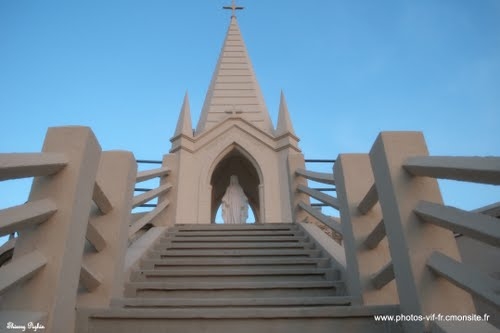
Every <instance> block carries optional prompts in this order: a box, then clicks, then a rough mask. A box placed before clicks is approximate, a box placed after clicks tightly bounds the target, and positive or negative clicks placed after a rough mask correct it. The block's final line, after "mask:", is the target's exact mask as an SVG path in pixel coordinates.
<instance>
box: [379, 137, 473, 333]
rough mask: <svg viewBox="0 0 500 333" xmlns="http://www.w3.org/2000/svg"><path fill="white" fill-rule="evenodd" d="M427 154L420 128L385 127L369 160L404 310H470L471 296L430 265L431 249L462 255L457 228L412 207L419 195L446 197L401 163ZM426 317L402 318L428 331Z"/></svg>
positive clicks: (430, 181) (410, 328)
mask: <svg viewBox="0 0 500 333" xmlns="http://www.w3.org/2000/svg"><path fill="white" fill-rule="evenodd" d="M426 155H428V151H427V147H426V144H425V140H424V137H423V135H422V133H420V132H382V133H381V134H380V135H379V136H378V138H377V140H376V141H375V143H374V145H373V147H372V149H371V151H370V160H371V164H372V168H373V173H374V176H375V183H376V186H377V190H378V196H379V202H380V205H381V207H382V212H383V215H384V223H385V229H386V234H387V238H388V241H389V247H390V252H391V257H392V262H393V265H394V275H395V279H396V283H397V289H398V294H399V299H400V306H401V312H402V313H403V314H405V315H426V314H432V313H442V314H471V313H474V312H475V309H474V305H473V303H472V298H471V296H470V295H469V294H468V293H467V292H465V291H463V290H461V289H459V288H457V287H455V286H453V285H452V284H451V283H449V282H448V281H446V280H445V279H442V278H438V277H437V276H435V275H434V274H433V273H432V272H431V271H430V270H429V269H428V268H427V267H426V261H427V259H428V258H429V255H430V254H431V253H432V252H433V251H435V250H437V249H439V251H440V252H442V253H443V254H446V255H448V256H450V257H451V258H455V259H456V260H459V261H460V256H459V253H458V249H457V244H456V242H455V239H454V236H453V233H452V232H451V231H449V230H445V229H443V228H440V227H437V226H434V225H432V224H427V223H423V222H421V221H420V220H419V219H418V217H417V216H416V215H415V214H414V213H413V209H414V208H415V206H416V205H417V203H418V202H419V201H420V200H426V201H430V202H435V203H442V202H443V200H442V198H441V193H440V191H439V187H438V183H437V181H436V180H435V179H432V178H427V177H412V176H411V175H410V174H409V173H407V172H406V171H405V170H404V169H403V167H402V165H403V163H404V161H405V160H406V159H407V158H408V157H411V156H426ZM425 326H426V323H425V321H419V320H415V321H404V327H405V331H407V332H419V333H421V332H424V331H425Z"/></svg>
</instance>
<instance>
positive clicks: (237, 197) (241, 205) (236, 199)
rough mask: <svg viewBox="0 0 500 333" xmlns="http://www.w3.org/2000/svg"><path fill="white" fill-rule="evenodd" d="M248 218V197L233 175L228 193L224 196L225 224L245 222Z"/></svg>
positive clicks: (223, 213)
mask: <svg viewBox="0 0 500 333" xmlns="http://www.w3.org/2000/svg"><path fill="white" fill-rule="evenodd" d="M247 218H248V198H247V197H246V195H245V193H244V192H243V189H242V188H241V186H240V184H239V183H238V176H235V175H232V176H231V178H230V181H229V186H228V187H227V189H226V193H225V194H224V196H223V197H222V219H223V220H224V223H225V224H244V223H246V221H247Z"/></svg>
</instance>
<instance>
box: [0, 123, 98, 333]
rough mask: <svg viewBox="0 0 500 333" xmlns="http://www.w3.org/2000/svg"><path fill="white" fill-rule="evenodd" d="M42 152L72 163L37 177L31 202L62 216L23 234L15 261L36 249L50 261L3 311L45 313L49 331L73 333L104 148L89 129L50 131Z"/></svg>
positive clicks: (12, 293) (9, 299)
mask: <svg viewBox="0 0 500 333" xmlns="http://www.w3.org/2000/svg"><path fill="white" fill-rule="evenodd" d="M43 152H57V153H64V154H65V156H66V157H67V159H68V161H69V162H68V164H67V166H66V167H65V168H64V169H62V170H61V171H60V172H59V173H57V174H56V175H53V176H46V177H36V178H35V179H34V181H33V185H32V188H31V193H30V197H29V200H30V201H34V200H40V199H44V198H50V199H51V200H52V201H53V202H54V203H55V204H56V206H57V212H56V213H55V214H54V215H53V216H52V217H51V218H50V219H49V220H48V221H46V222H45V223H43V224H41V225H39V226H37V227H35V228H30V229H28V230H22V231H20V232H19V238H18V239H17V241H16V247H15V250H14V257H13V260H16V258H18V257H20V256H22V255H24V254H27V253H29V252H31V251H33V250H34V249H37V250H38V251H39V252H41V253H42V254H43V255H44V256H45V257H46V258H47V259H48V260H49V262H48V264H47V265H46V266H45V267H44V268H43V269H42V270H41V271H40V272H38V273H37V274H36V275H35V276H34V277H33V278H32V279H30V280H29V281H27V282H26V283H25V284H23V285H22V286H20V287H18V288H13V289H12V290H10V291H9V292H7V294H6V295H5V297H4V299H3V300H2V303H3V304H2V308H3V309H9V310H25V311H37V312H45V313H47V321H46V322H45V325H44V326H45V328H46V330H45V332H54V333H56V332H73V330H74V322H75V305H76V293H77V288H78V283H79V279H80V268H81V266H82V253H83V247H84V244H85V231H86V229H87V223H88V219H89V212H90V207H91V203H92V193H93V189H94V184H95V179H96V173H97V167H98V165H99V158H100V155H101V147H100V146H99V143H98V142H97V140H96V138H95V136H94V134H93V133H92V131H91V130H90V128H87V127H55V128H49V130H48V131H47V135H46V137H45V143H44V145H43Z"/></svg>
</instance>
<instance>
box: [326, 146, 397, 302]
mask: <svg viewBox="0 0 500 333" xmlns="http://www.w3.org/2000/svg"><path fill="white" fill-rule="evenodd" d="M334 178H335V184H336V188H337V198H338V199H339V201H340V219H341V221H342V223H341V225H342V234H343V240H344V242H343V244H344V248H345V253H346V264H347V277H346V281H347V288H348V289H349V292H350V295H352V296H353V297H355V298H359V301H360V303H362V304H365V305H377V304H397V303H399V302H398V296H397V290H396V284H395V283H394V282H391V283H389V284H388V285H386V286H385V287H383V288H382V289H380V290H379V289H376V288H375V287H374V286H373V284H372V282H371V275H372V274H374V273H376V272H377V271H378V270H380V269H381V268H382V267H383V266H384V265H385V264H386V263H388V262H389V261H390V260H391V257H390V255H389V248H388V244H387V241H386V240H385V241H382V242H381V243H380V244H379V245H378V246H377V247H376V248H374V249H368V248H367V247H366V246H365V245H364V244H363V242H364V240H365V239H366V237H367V236H368V235H369V234H370V233H371V231H372V230H373V229H374V228H375V226H376V225H377V224H378V222H379V221H380V220H381V219H382V214H381V211H380V207H379V205H376V206H374V207H373V208H372V209H371V210H370V211H369V212H368V213H367V214H366V215H363V214H361V213H360V212H359V210H358V205H359V203H360V202H361V201H362V200H363V198H364V197H365V195H366V194H367V193H368V190H369V189H370V187H371V186H372V184H373V182H374V180H373V173H372V168H371V164H370V159H369V157H368V155H367V154H341V155H339V156H338V158H337V161H336V163H335V167H334Z"/></svg>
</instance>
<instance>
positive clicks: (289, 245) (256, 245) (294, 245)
mask: <svg viewBox="0 0 500 333" xmlns="http://www.w3.org/2000/svg"><path fill="white" fill-rule="evenodd" d="M312 246H313V244H312V243H301V242H276V243H273V242H266V243H262V242H244V243H224V242H220V243H194V242H193V243H191V242H189V243H170V244H168V243H167V244H165V243H159V244H158V245H156V246H155V248H156V249H303V248H306V247H307V248H311V247H312Z"/></svg>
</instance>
